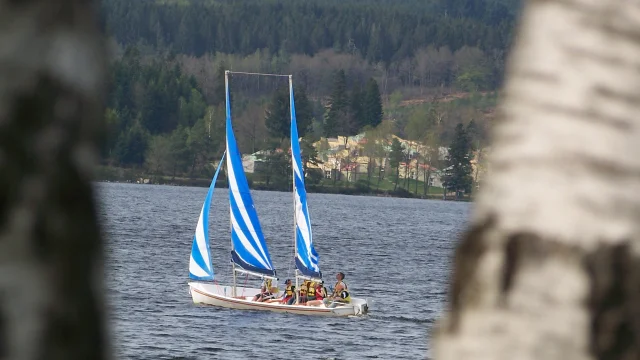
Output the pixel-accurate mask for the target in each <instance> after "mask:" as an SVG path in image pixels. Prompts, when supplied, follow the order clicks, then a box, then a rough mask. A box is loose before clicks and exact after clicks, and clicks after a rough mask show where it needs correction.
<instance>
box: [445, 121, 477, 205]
mask: <svg viewBox="0 0 640 360" xmlns="http://www.w3.org/2000/svg"><path fill="white" fill-rule="evenodd" d="M470 161H471V140H470V139H469V135H468V134H467V131H466V129H465V128H464V126H462V124H458V125H457V126H456V129H455V134H454V138H453V141H452V142H451V145H450V146H449V155H448V156H447V166H448V168H447V170H446V174H445V176H444V181H443V185H444V187H445V189H446V190H450V191H454V192H455V193H456V198H458V197H459V195H460V192H462V191H464V192H465V193H470V192H471V185H472V184H473V178H472V177H471V170H472V169H471V162H470Z"/></svg>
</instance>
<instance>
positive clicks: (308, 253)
mask: <svg viewBox="0 0 640 360" xmlns="http://www.w3.org/2000/svg"><path fill="white" fill-rule="evenodd" d="M289 97H290V106H291V163H292V166H293V183H294V189H293V191H294V202H295V203H294V206H295V210H294V216H295V224H296V226H295V237H296V239H295V244H296V255H295V262H296V268H297V269H298V270H299V271H300V272H301V273H302V274H303V275H305V276H309V277H313V278H322V273H321V272H320V267H319V266H318V260H319V255H318V253H317V252H316V249H315V248H314V247H313V236H312V232H311V219H310V218H309V209H308V207H307V191H306V189H305V186H304V173H303V171H302V158H301V156H300V143H299V141H298V124H297V122H296V108H295V104H294V101H293V84H292V82H291V80H289Z"/></svg>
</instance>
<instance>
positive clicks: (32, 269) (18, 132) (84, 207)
mask: <svg viewBox="0 0 640 360" xmlns="http://www.w3.org/2000/svg"><path fill="white" fill-rule="evenodd" d="M95 20H96V19H95V13H94V9H93V8H92V4H91V2H90V1H82V0H58V1H51V0H34V1H11V0H0V79H1V80H0V359H20V360H22V359H65V360H66V359H105V358H107V357H108V354H107V352H106V350H105V349H106V339H105V330H104V327H103V322H104V318H103V316H104V315H103V312H102V308H103V304H102V292H103V289H102V279H103V273H102V258H101V252H102V249H101V245H102V244H101V241H100V232H99V228H98V223H97V216H96V211H95V204H94V200H93V196H94V194H93V191H92V188H91V184H90V178H91V176H92V173H93V166H94V163H95V160H96V159H97V154H98V152H97V146H96V145H97V144H96V140H97V138H96V135H97V134H98V133H99V130H100V129H99V126H100V125H101V124H102V120H101V119H102V116H103V115H104V114H103V108H102V99H103V86H104V79H105V74H104V69H105V64H104V62H105V51H104V43H103V39H102V36H101V34H100V31H99V29H98V28H97V26H96V21H95Z"/></svg>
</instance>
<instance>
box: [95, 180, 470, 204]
mask: <svg viewBox="0 0 640 360" xmlns="http://www.w3.org/2000/svg"><path fill="white" fill-rule="evenodd" d="M145 180H149V181H148V182H144V181H143V182H140V181H132V180H116V179H99V178H95V179H94V182H99V183H116V184H138V185H160V186H186V187H201V188H207V187H209V185H210V184H211V180H205V179H174V180H168V181H165V180H163V181H151V178H145ZM216 188H224V189H226V188H228V186H227V182H226V181H224V180H222V181H218V182H217V184H216ZM249 188H250V189H251V190H260V191H280V192H290V191H291V188H288V189H284V188H281V187H275V186H267V185H264V184H249ZM307 193H309V194H336V195H348V196H373V197H390V198H400V199H419V200H440V201H454V202H472V201H473V198H471V197H469V196H465V197H463V198H461V199H455V198H454V197H453V196H447V197H446V198H443V196H442V195H440V194H436V195H434V194H430V195H427V196H426V197H425V196H424V195H416V194H414V193H411V192H409V191H407V190H406V189H404V188H400V189H398V190H396V191H388V190H376V189H370V188H361V187H357V186H355V184H354V186H352V187H334V186H323V185H307Z"/></svg>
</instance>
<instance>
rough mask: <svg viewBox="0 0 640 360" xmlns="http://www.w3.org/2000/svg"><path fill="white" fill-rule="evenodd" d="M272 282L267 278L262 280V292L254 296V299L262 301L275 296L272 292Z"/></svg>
mask: <svg viewBox="0 0 640 360" xmlns="http://www.w3.org/2000/svg"><path fill="white" fill-rule="evenodd" d="M271 284H272V281H271V279H268V278H265V279H264V280H263V281H262V285H260V293H259V294H256V296H254V297H253V301H259V302H262V301H265V300H268V299H271V298H272V297H273V293H272V292H271Z"/></svg>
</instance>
